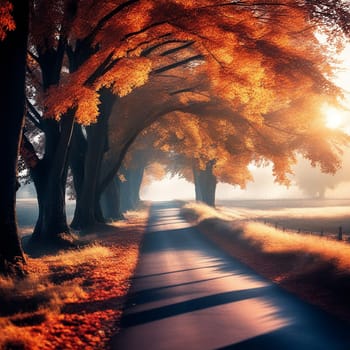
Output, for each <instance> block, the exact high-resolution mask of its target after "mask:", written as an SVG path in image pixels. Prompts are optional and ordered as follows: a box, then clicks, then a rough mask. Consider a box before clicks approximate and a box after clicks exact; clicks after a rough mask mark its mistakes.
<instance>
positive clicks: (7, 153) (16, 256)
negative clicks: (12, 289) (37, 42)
mask: <svg viewBox="0 0 350 350" xmlns="http://www.w3.org/2000/svg"><path fill="white" fill-rule="evenodd" d="M0 13H1V15H2V16H1V17H0V18H1V20H0V75H1V83H0V113H1V118H0V119H1V128H0V129H1V137H0V147H1V149H2V150H4V154H3V158H2V160H3V163H2V164H3V170H2V172H1V174H2V175H1V181H0V186H1V187H0V231H1V235H0V273H5V274H6V273H11V270H12V272H15V271H16V265H17V264H18V263H23V262H24V256H23V252H22V249H21V245H20V242H19V238H18V229H17V222H16V213H15V203H16V175H17V157H18V153H19V144H20V140H21V134H22V127H23V121H24V102H25V60H26V52H27V37H28V14H29V9H28V1H25V0H15V1H13V2H12V4H10V3H9V2H8V1H1V2H0ZM7 30H9V31H7ZM5 31H6V33H5ZM13 266H15V270H13V269H12V268H13ZM18 271H20V269H19V270H18Z"/></svg>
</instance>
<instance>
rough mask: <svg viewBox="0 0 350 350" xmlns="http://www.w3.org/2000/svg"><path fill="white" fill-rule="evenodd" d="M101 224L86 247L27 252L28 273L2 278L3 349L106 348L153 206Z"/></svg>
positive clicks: (0, 337) (115, 327)
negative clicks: (48, 252) (52, 252)
mask: <svg viewBox="0 0 350 350" xmlns="http://www.w3.org/2000/svg"><path fill="white" fill-rule="evenodd" d="M125 216H126V220H124V221H121V222H115V223H112V224H110V225H98V226H96V228H95V229H94V230H92V231H91V232H89V233H87V234H86V235H85V236H84V237H83V238H82V239H83V240H84V241H85V242H86V243H87V245H85V246H84V247H83V248H80V249H74V250H68V251H62V252H60V253H58V254H55V255H45V256H42V257H40V258H32V257H30V256H27V260H28V276H27V277H25V278H24V279H21V280H17V279H11V278H0V329H1V332H0V349H1V350H5V349H28V350H32V349H45V350H49V349H106V348H108V343H109V340H110V338H111V336H112V335H113V334H115V333H116V332H117V331H118V321H119V319H120V316H121V313H122V306H123V303H124V301H125V296H126V293H127V291H128V289H129V285H130V278H131V277H132V275H133V272H134V269H135V266H136V263H137V259H138V253H139V246H140V242H141V239H142V236H143V233H144V230H145V227H146V224H147V219H148V208H146V209H143V210H140V211H135V212H129V213H127V214H126V215H125Z"/></svg>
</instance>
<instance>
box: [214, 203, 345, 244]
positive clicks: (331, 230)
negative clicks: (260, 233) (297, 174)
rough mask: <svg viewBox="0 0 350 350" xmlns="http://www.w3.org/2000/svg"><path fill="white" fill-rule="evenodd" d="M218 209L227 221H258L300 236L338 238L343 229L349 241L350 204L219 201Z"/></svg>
mask: <svg viewBox="0 0 350 350" xmlns="http://www.w3.org/2000/svg"><path fill="white" fill-rule="evenodd" d="M217 209H218V210H219V211H220V212H221V213H222V214H224V215H226V216H227V217H237V215H238V216H239V217H240V218H241V219H248V220H258V221H260V222H264V223H268V224H270V225H272V226H277V228H279V229H282V230H283V229H287V230H288V229H289V230H293V231H296V232H298V231H299V232H301V233H303V232H304V233H305V232H306V233H314V234H318V235H321V233H323V234H324V235H326V236H332V237H334V238H335V237H337V235H338V231H339V227H340V226H341V227H342V230H343V232H344V239H349V237H350V200H344V199H343V200H306V199H301V200H258V201H253V200H251V201H218V205H217Z"/></svg>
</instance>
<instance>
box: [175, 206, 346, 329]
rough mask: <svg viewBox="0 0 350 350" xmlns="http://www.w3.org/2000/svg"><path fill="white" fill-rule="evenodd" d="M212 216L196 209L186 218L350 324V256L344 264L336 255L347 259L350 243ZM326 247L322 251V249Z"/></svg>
mask: <svg viewBox="0 0 350 350" xmlns="http://www.w3.org/2000/svg"><path fill="white" fill-rule="evenodd" d="M200 210H202V209H200ZM210 211H211V214H210V216H211V217H210V218H204V219H203V215H202V213H198V212H196V210H195V209H193V208H192V209H188V208H187V209H183V210H182V212H183V215H184V216H185V217H186V218H188V219H189V220H190V221H191V222H195V223H197V228H198V229H199V231H200V232H201V233H202V234H203V235H205V236H206V237H207V238H208V239H210V240H211V241H212V242H214V243H215V244H216V245H218V246H219V247H220V248H221V249H223V250H224V251H226V252H227V253H229V254H230V255H231V256H233V257H235V258H237V259H238V260H240V261H241V262H243V263H245V264H246V265H248V266H249V267H251V268H252V269H253V270H255V271H256V272H258V273H259V274H261V275H262V276H264V277H266V278H268V279H269V280H271V281H273V282H274V283H276V284H278V285H280V286H281V287H282V288H284V289H286V290H288V291H289V292H291V293H293V294H295V295H297V296H299V297H300V298H302V299H304V300H306V301H307V302H309V303H311V304H314V305H317V306H318V307H320V308H322V309H323V310H325V311H327V312H329V313H331V314H333V315H335V316H336V317H338V318H340V319H342V320H344V321H345V322H348V323H349V325H350V298H349V296H350V270H349V268H348V266H349V263H350V254H349V253H348V251H345V252H343V254H342V257H341V259H340V258H339V259H338V258H337V256H333V255H335V254H336V253H334V252H337V251H339V255H341V254H340V250H339V249H340V248H339V247H345V248H344V249H345V250H348V248H347V246H346V244H347V243H342V244H343V245H342V244H341V243H340V242H334V241H332V240H325V241H322V242H321V243H320V242H319V240H320V238H317V237H312V238H311V237H310V236H308V237H303V236H302V235H298V234H288V233H284V232H277V234H276V233H275V232H272V231H271V227H267V226H266V225H263V224H259V225H257V224H255V223H249V222H247V221H244V222H243V221H241V220H238V219H237V220H230V221H227V220H225V219H223V218H220V217H213V212H212V209H210ZM201 216H202V219H200V217H201ZM218 216H220V214H218ZM281 237H282V241H283V242H282V243H281V242H280V239H281ZM309 239H311V241H310V242H309ZM312 239H314V240H315V244H314V246H315V249H312V245H313V241H312ZM299 240H301V242H299ZM304 241H306V243H305V242H304ZM338 243H339V245H337V244H338ZM320 244H321V246H322V247H321V248H319V247H316V245H320ZM309 245H311V248H310V247H309ZM332 245H335V246H334V247H331V246H332ZM349 251H350V249H349ZM347 254H348V255H347ZM346 259H347V260H346Z"/></svg>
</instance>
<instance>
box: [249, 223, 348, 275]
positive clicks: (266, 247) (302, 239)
mask: <svg viewBox="0 0 350 350" xmlns="http://www.w3.org/2000/svg"><path fill="white" fill-rule="evenodd" d="M242 229H243V232H244V235H243V236H244V237H245V238H246V239H248V240H250V241H252V242H253V243H254V242H255V243H257V244H259V246H260V247H261V249H262V250H263V252H266V253H282V254H283V253H285V254H290V253H291V252H292V253H295V252H303V253H304V254H312V255H315V256H318V257H319V259H322V260H324V261H331V262H332V263H335V265H336V266H337V267H338V268H339V269H344V270H346V269H350V244H348V243H346V242H338V241H334V240H331V239H329V238H327V237H315V236H310V235H304V234H298V233H290V232H284V231H282V230H280V229H275V228H273V227H271V226H269V225H264V224H262V223H256V222H248V223H245V224H243V226H242Z"/></svg>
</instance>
